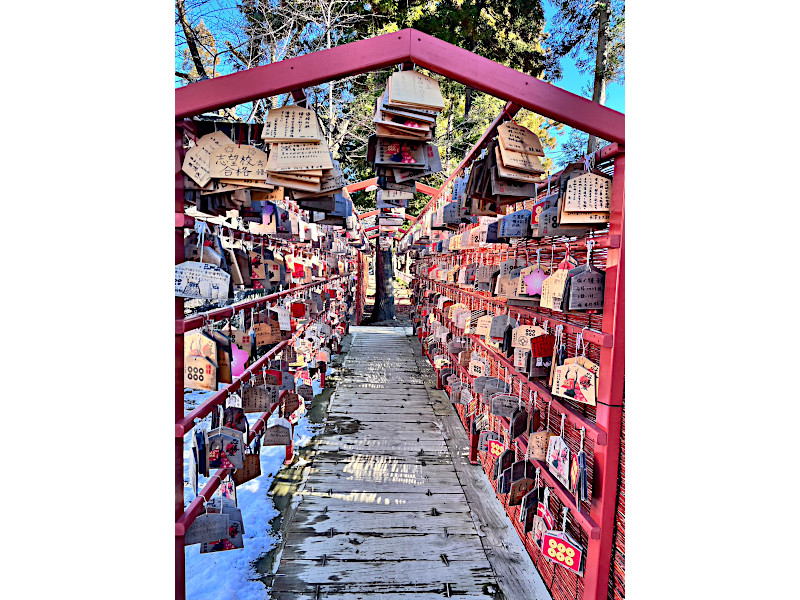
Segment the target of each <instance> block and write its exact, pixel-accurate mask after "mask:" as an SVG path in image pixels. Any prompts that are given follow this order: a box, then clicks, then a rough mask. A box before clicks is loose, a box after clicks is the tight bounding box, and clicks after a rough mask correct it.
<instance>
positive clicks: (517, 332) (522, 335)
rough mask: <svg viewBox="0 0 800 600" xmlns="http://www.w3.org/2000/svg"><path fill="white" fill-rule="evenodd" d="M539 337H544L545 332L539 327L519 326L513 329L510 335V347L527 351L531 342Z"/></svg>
mask: <svg viewBox="0 0 800 600" xmlns="http://www.w3.org/2000/svg"><path fill="white" fill-rule="evenodd" d="M540 335H545V331H544V329H542V328H541V327H537V326H535V325H520V326H519V327H515V328H514V331H513V332H512V334H511V346H513V347H514V348H525V349H526V350H528V349H529V346H530V342H531V340H532V339H533V338H535V337H537V336H540ZM551 350H552V348H551ZM548 356H549V354H548Z"/></svg>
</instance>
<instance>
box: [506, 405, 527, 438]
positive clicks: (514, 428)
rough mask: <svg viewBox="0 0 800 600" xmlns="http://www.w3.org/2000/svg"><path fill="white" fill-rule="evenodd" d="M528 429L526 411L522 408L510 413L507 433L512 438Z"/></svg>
mask: <svg viewBox="0 0 800 600" xmlns="http://www.w3.org/2000/svg"><path fill="white" fill-rule="evenodd" d="M527 430H528V413H527V412H526V411H525V410H524V409H523V410H520V411H518V412H517V413H516V414H515V415H512V419H511V424H510V426H509V429H508V435H509V437H510V438H511V439H512V440H515V439H517V438H518V437H519V436H521V435H522V434H523V433H525V432H526V431H527Z"/></svg>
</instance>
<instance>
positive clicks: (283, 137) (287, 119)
mask: <svg viewBox="0 0 800 600" xmlns="http://www.w3.org/2000/svg"><path fill="white" fill-rule="evenodd" d="M261 139H262V140H264V141H265V142H270V143H275V142H319V141H320V140H321V139H322V132H321V131H320V128H319V124H318V123H317V115H316V114H314V111H313V110H311V109H308V108H303V107H302V106H284V107H282V108H273V109H270V111H269V113H267V118H266V120H265V121H264V131H263V132H262V134H261Z"/></svg>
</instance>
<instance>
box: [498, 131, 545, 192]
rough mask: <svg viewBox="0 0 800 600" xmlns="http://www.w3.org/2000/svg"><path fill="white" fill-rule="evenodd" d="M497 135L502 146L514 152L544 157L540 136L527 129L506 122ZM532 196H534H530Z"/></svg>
mask: <svg viewBox="0 0 800 600" xmlns="http://www.w3.org/2000/svg"><path fill="white" fill-rule="evenodd" d="M497 135H498V138H499V141H500V144H501V145H502V146H503V147H505V148H506V149H507V150H511V151H512V152H521V153H522V154H533V155H535V156H544V148H542V142H541V141H540V140H539V136H537V135H536V134H535V133H533V132H532V131H531V130H530V129H528V128H527V127H523V126H522V125H517V124H516V123H514V122H513V121H506V122H505V123H501V124H500V125H498V126H497ZM529 195H532V194H529Z"/></svg>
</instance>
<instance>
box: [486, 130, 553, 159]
mask: <svg viewBox="0 0 800 600" xmlns="http://www.w3.org/2000/svg"><path fill="white" fill-rule="evenodd" d="M497 135H498V136H499V137H500V143H501V144H502V145H503V146H504V147H505V148H507V149H508V150H511V151H512V152H521V153H523V154H534V155H536V156H544V148H542V142H541V141H540V140H539V137H538V136H537V135H536V134H535V133H533V132H532V131H531V130H530V129H528V128H527V127H523V126H522V125H517V124H516V123H514V122H513V121H506V122H505V123H501V124H500V125H498V126H497Z"/></svg>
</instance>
